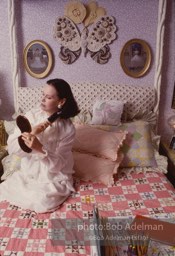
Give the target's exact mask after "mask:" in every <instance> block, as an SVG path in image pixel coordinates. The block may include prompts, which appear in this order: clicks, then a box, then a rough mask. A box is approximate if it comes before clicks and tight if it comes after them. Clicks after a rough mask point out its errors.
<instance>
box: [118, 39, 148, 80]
mask: <svg viewBox="0 0 175 256" xmlns="http://www.w3.org/2000/svg"><path fill="white" fill-rule="evenodd" d="M120 64H121V66H122V68H123V71H124V72H125V73H126V74H127V75H128V76H131V77H133V78H139V77H142V76H144V75H145V74H146V72H147V71H148V69H149V68H150V65H151V49H150V46H149V45H148V43H147V42H145V41H144V40H141V39H131V40H129V41H128V42H127V43H126V44H125V45H124V46H123V48H122V51H121V54H120Z"/></svg>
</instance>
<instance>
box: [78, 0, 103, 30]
mask: <svg viewBox="0 0 175 256" xmlns="http://www.w3.org/2000/svg"><path fill="white" fill-rule="evenodd" d="M86 11H87V15H86V18H85V20H84V22H83V23H84V26H85V27H88V26H89V25H90V24H93V23H94V22H95V21H96V20H97V19H99V18H100V17H101V16H104V15H106V10H105V9H104V8H103V7H98V4H97V3H96V2H95V1H90V2H89V3H88V5H87V6H86Z"/></svg>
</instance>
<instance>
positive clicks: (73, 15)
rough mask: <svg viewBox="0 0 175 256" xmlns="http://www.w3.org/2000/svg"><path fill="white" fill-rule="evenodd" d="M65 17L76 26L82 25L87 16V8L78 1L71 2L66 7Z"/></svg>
mask: <svg viewBox="0 0 175 256" xmlns="http://www.w3.org/2000/svg"><path fill="white" fill-rule="evenodd" d="M64 15H65V16H66V17H68V18H69V19H71V20H72V21H73V22H74V23H75V24H79V23H82V22H83V20H84V18H85V16H86V8H85V6H84V5H83V4H82V3H81V2H78V1H71V2H69V3H68V4H67V5H66V6H65V11H64Z"/></svg>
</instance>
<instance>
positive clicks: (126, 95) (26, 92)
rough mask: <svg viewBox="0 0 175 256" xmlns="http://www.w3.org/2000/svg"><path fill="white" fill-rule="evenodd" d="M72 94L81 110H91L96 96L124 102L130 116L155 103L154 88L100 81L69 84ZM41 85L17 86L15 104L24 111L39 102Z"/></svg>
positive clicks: (148, 110)
mask: <svg viewBox="0 0 175 256" xmlns="http://www.w3.org/2000/svg"><path fill="white" fill-rule="evenodd" d="M71 88H72V91H73V94H74V96H75V98H76V100H77V103H78V105H79V107H80V109H81V110H89V111H92V107H93V104H94V102H95V99H96V98H101V99H107V100H113V99H116V100H122V101H124V102H126V104H125V107H124V114H126V113H127V116H130V117H131V118H132V117H133V116H134V115H135V114H137V113H139V112H142V113H150V112H151V111H153V109H154V106H155V103H156V93H155V89H154V88H151V87H148V86H147V87H146V86H145V87H143V86H131V85H130V86H128V85H115V84H102V83H88V82H84V83H76V84H71ZM42 89H43V87H19V88H18V97H17V105H18V109H19V110H20V112H21V111H22V112H24V113H25V112H26V111H28V110H30V109H31V108H33V107H35V106H36V104H38V103H39V100H40V96H41V93H42Z"/></svg>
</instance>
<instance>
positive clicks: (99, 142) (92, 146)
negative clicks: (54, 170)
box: [73, 124, 126, 161]
mask: <svg viewBox="0 0 175 256" xmlns="http://www.w3.org/2000/svg"><path fill="white" fill-rule="evenodd" d="M75 128H76V136H75V140H74V143H73V150H74V151H78V152H81V153H90V154H92V155H94V156H98V157H102V158H107V159H110V160H112V161H116V160H117V157H118V155H117V153H118V150H119V149H120V147H121V146H122V144H123V141H124V140H125V138H126V132H125V131H114V132H108V131H103V130H100V129H96V128H94V127H91V126H89V125H81V124H75Z"/></svg>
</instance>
